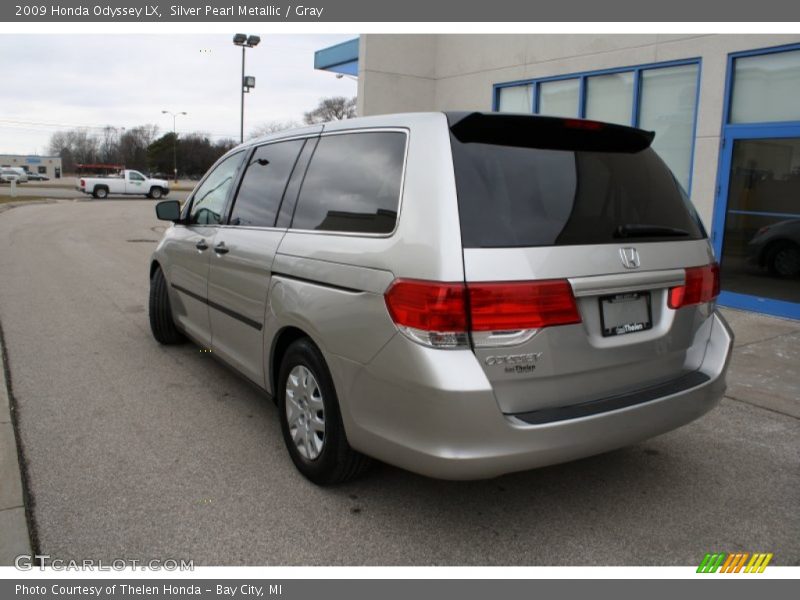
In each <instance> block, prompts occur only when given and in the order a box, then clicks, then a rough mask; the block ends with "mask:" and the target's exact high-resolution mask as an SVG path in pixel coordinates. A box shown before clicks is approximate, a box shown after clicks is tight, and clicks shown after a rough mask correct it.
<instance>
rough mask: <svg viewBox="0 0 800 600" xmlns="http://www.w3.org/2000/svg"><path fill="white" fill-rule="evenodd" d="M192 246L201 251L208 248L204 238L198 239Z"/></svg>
mask: <svg viewBox="0 0 800 600" xmlns="http://www.w3.org/2000/svg"><path fill="white" fill-rule="evenodd" d="M194 247H195V248H197V249H198V250H200V251H201V252H202V251H203V250H208V244H206V241H205V240H200V241H199V242H197V243H196V244H195V245H194Z"/></svg>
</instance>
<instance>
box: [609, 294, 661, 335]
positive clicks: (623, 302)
mask: <svg viewBox="0 0 800 600" xmlns="http://www.w3.org/2000/svg"><path fill="white" fill-rule="evenodd" d="M598 308H599V310H600V331H601V333H602V334H603V337H617V336H620V335H628V334H631V333H641V332H642V331H647V330H648V329H652V328H653V309H652V302H651V297H650V292H646V291H641V292H624V293H620V294H608V295H606V296H600V298H598ZM623 313H628V314H630V318H629V317H628V316H623Z"/></svg>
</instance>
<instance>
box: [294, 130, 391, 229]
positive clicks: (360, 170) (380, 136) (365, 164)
mask: <svg viewBox="0 0 800 600" xmlns="http://www.w3.org/2000/svg"><path fill="white" fill-rule="evenodd" d="M406 139H407V135H406V133H405V132H402V131H368V132H352V133H341V134H338V133H337V134H332V135H327V136H323V137H321V138H320V140H319V143H318V144H317V148H316V150H315V151H314V155H313V156H312V158H311V163H310V164H309V167H308V170H307V171H306V174H305V178H304V180H303V183H302V187H301V189H300V195H299V197H298V199H297V207H296V209H295V213H294V219H293V221H292V228H293V229H306V230H315V231H338V232H350V233H371V234H386V233H391V232H392V231H393V230H394V227H395V224H396V222H397V211H398V207H399V203H400V192H401V185H402V179H403V166H404V161H405V149H406Z"/></svg>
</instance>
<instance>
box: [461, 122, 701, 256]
mask: <svg viewBox="0 0 800 600" xmlns="http://www.w3.org/2000/svg"><path fill="white" fill-rule="evenodd" d="M488 118H490V117H488ZM523 118H525V119H531V118H530V117H523ZM548 121H550V120H548ZM498 125H501V124H500V123H498ZM526 125H528V124H526ZM550 125H552V123H550ZM492 129H493V131H492V133H491V140H490V141H491V142H492V143H481V142H480V132H479V133H478V134H477V135H476V134H475V131H471V132H470V135H469V136H468V139H469V140H470V141H460V140H459V139H458V137H456V135H452V136H451V143H452V148H453V162H454V167H455V176H456V187H457V192H458V204H459V214H460V219H461V232H462V241H463V245H464V246H465V247H470V248H497V247H519V246H558V245H579V244H608V243H620V242H624V241H625V240H626V239H630V240H631V241H635V242H637V243H638V242H646V241H665V240H681V239H701V238H703V237H704V235H705V233H704V231H703V229H702V226H701V225H700V224H699V221H698V220H697V217H696V214H695V213H694V210H693V209H692V208H691V206H690V205H689V204H688V200H687V199H686V197H685V195H684V194H683V193H682V190H681V188H680V186H679V185H678V183H677V182H676V181H675V178H674V177H673V175H672V173H671V172H670V171H669V169H668V168H667V167H666V165H665V164H664V163H663V161H662V160H661V159H660V158H659V157H658V156H657V155H656V153H655V152H654V151H653V150H652V149H650V148H647V147H645V148H644V149H642V148H641V145H642V144H639V147H634V148H633V149H634V151H625V149H624V144H618V143H617V142H613V146H612V144H609V147H611V148H612V149H611V150H609V151H606V150H604V148H603V143H602V140H601V141H600V142H598V138H597V137H595V139H592V136H596V132H594V131H585V132H582V133H580V134H579V135H576V132H574V131H573V132H568V134H569V135H568V136H556V137H555V138H554V139H555V140H557V141H556V143H554V144H553V145H555V146H557V148H558V149H551V148H547V147H525V146H523V145H520V140H519V139H518V138H519V136H518V135H517V134H516V133H513V134H512V135H513V136H514V139H513V142H511V144H510V145H504V144H503V143H502V141H503V136H502V133H498V131H497V128H492ZM548 129H549V131H548V133H550V134H552V127H550V126H548ZM626 129H627V128H626ZM517 131H518V130H517ZM533 131H534V132H535V129H534V130H533ZM613 131H614V130H612V133H613ZM631 131H633V130H628V132H631ZM620 132H621V135H623V136H624V135H626V132H625V131H622V130H621V129H620ZM602 135H603V136H605V137H606V138H607V139H612V140H613V136H610V135H609V132H604V133H603V134H602ZM627 135H630V134H629V133H628V134H627ZM531 137H532V138H535V136H533V135H532V136H531ZM548 137H549V136H548ZM476 138H477V141H476ZM583 139H586V140H587V142H586V143H583ZM565 140H569V143H568V144H566V143H565ZM534 143H536V145H537V146H543V145H544V146H546V145H547V142H546V139H545V140H544V141H543V140H542V137H540V138H539V141H538V142H534ZM565 145H567V146H568V147H566V148H565V147H564V146H565ZM587 148H588V149H587Z"/></svg>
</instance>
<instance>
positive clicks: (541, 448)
mask: <svg viewBox="0 0 800 600" xmlns="http://www.w3.org/2000/svg"><path fill="white" fill-rule="evenodd" d="M711 318H712V319H713V323H712V326H711V334H710V338H709V342H708V346H707V349H706V353H705V357H704V359H703V361H702V363H701V365H700V369H699V371H700V372H701V373H702V374H703V375H705V377H701V378H698V379H697V381H701V382H702V383H700V384H698V385H694V386H691V387H688V388H685V389H683V390H682V391H680V392H678V393H672V394H666V395H663V396H660V397H656V398H654V399H652V400H647V401H644V402H640V403H637V404H635V405H632V406H626V407H624V408H619V409H614V410H608V411H606V412H602V413H599V414H592V415H589V416H583V417H578V418H573V419H563V420H559V421H555V422H549V423H541V424H530V423H526V422H525V421H523V420H521V419H519V418H516V417H514V416H508V415H504V414H503V413H502V412H501V411H500V409H499V407H498V405H497V402H496V400H495V398H494V394H493V392H492V388H491V385H490V383H489V382H488V380H487V379H486V377H485V375H484V374H483V371H482V370H481V368H480V365H479V364H478V363H477V361H476V359H475V355H474V354H473V353H472V352H470V351H452V352H443V351H440V350H432V349H429V348H425V347H423V346H420V345H418V344H415V343H413V342H411V341H409V340H407V339H406V338H404V337H403V336H401V335H396V336H395V337H394V338H393V339H392V340H391V341H390V342H389V343H388V344H387V345H386V346H385V347H384V349H383V350H382V351H381V352H380V353H379V354H378V356H376V357H375V359H374V360H373V361H372V362H371V363H370V364H369V365H366V366H363V365H359V368H358V369H357V370H353V371H350V372H351V373H352V377H347V376H344V375H345V372H346V371H347V370H348V368H347V367H345V366H344V365H342V364H341V363H339V364H337V366H336V367H335V370H336V371H338V373H339V375H340V376H344V379H345V380H346V385H344V389H345V393H343V394H340V396H342V397H344V398H346V399H347V401H346V402H344V403H343V405H342V409H343V410H342V416H343V418H344V420H345V427H346V430H347V435H348V439H349V441H350V443H351V445H352V446H353V447H354V448H356V449H358V450H360V451H361V452H363V453H365V454H367V455H370V456H373V457H375V458H378V459H380V460H382V461H384V462H387V463H390V464H394V465H396V466H399V467H402V468H404V469H407V470H409V471H414V472H416V473H420V474H422V475H427V476H431V477H436V478H440V479H482V478H488V477H495V476H498V475H502V474H504V473H510V472H514V471H522V470H527V469H532V468H536V467H541V466H546V465H552V464H556V463H561V462H566V461H570V460H574V459H578V458H582V457H585V456H591V455H593V454H598V453H602V452H606V451H609V450H613V449H615V448H620V447H623V446H627V445H629V444H633V443H636V442H639V441H641V440H644V439H647V438H650V437H653V436H656V435H659V434H661V433H664V432H667V431H670V430H672V429H675V428H677V427H680V426H681V425H685V424H686V423H689V422H691V421H693V420H695V419H697V418H698V417H700V416H702V415H703V414H705V413H706V412H708V411H709V410H711V409H712V408H713V407H714V406H716V404H717V403H718V402H719V401H720V399H721V398H722V395H723V393H724V391H725V374H726V371H727V368H728V361H729V358H730V352H731V348H732V345H733V334H732V332H731V330H730V328H729V327H728V325H727V323H725V321H724V319H723V317H722V316H721V315H720V314H719V313H717V312H715V313H714V314H713V316H712V317H711ZM334 362H335V361H334ZM409 374H413V376H409ZM342 383H344V382H342ZM339 385H340V384H339V383H337V387H338V386H339Z"/></svg>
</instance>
